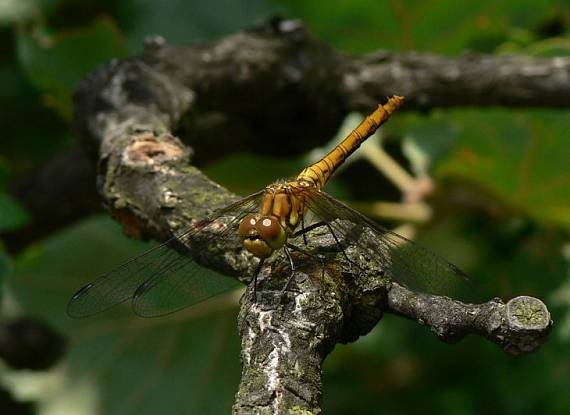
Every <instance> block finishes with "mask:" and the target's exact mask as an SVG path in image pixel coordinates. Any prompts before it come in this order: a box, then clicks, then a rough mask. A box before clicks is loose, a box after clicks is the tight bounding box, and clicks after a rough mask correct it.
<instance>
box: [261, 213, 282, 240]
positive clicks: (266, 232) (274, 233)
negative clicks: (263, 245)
mask: <svg viewBox="0 0 570 415" xmlns="http://www.w3.org/2000/svg"><path fill="white" fill-rule="evenodd" d="M257 231H258V232H259V235H261V237H262V238H263V239H264V240H266V241H271V240H274V239H275V238H278V237H279V235H280V234H281V225H279V222H278V221H277V219H275V218H274V217H272V216H262V217H261V218H260V219H259V221H258V222H257Z"/></svg>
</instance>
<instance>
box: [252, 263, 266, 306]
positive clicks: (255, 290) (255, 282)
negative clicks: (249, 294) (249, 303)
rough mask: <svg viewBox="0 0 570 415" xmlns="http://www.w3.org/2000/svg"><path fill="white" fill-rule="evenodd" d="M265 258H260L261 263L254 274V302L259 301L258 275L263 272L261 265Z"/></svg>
mask: <svg viewBox="0 0 570 415" xmlns="http://www.w3.org/2000/svg"><path fill="white" fill-rule="evenodd" d="M264 261H265V258H262V259H260V260H259V264H257V267H256V268H255V274H254V275H253V302H254V303H257V276H258V275H259V273H260V272H261V267H262V266H263V262H264Z"/></svg>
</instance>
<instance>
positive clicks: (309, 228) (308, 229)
mask: <svg viewBox="0 0 570 415" xmlns="http://www.w3.org/2000/svg"><path fill="white" fill-rule="evenodd" d="M301 223H302V222H301ZM322 226H326V227H327V228H328V229H329V232H330V233H331V235H332V236H333V238H334V241H335V243H336V246H337V247H338V249H340V251H341V252H342V254H343V255H344V257H345V258H346V260H347V261H348V262H352V261H351V260H350V259H349V258H348V255H346V252H345V251H344V248H343V247H342V245H341V243H340V241H339V240H338V237H337V236H336V234H335V233H334V231H333V228H332V226H331V225H330V224H329V223H328V222H317V223H313V224H312V225H309V226H307V227H306V228H305V227H302V228H301V229H300V230H299V231H297V232H295V233H293V237H297V236H300V235H303V238H306V233H307V232H310V231H312V230H314V229H317V228H320V227H322ZM305 241H306V239H305ZM305 244H306V242H305Z"/></svg>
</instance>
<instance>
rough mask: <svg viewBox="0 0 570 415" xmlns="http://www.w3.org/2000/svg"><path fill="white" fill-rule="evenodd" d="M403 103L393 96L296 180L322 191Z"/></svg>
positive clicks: (402, 100)
mask: <svg viewBox="0 0 570 415" xmlns="http://www.w3.org/2000/svg"><path fill="white" fill-rule="evenodd" d="M403 102H404V98H403V97H400V96H397V95H395V96H393V97H391V98H389V99H388V102H387V103H386V104H384V105H379V106H378V108H376V110H375V111H374V112H373V113H372V114H370V115H368V116H367V117H366V118H365V119H364V120H363V121H362V122H361V123H360V124H359V125H358V127H356V128H355V129H354V130H353V131H352V132H351V133H350V134H349V135H348V136H347V137H346V138H345V139H344V140H343V141H342V142H341V143H340V144H339V145H337V146H336V147H335V148H334V149H332V150H331V152H330V153H328V154H327V155H326V156H325V157H323V158H322V159H321V160H319V161H317V162H316V163H314V164H312V165H310V166H308V167H307V168H305V169H304V170H303V171H302V172H301V173H299V175H298V176H297V179H299V180H307V181H310V182H312V183H314V185H315V186H317V187H318V188H319V189H322V188H323V187H324V186H325V184H326V183H327V182H328V181H329V179H330V178H331V176H332V175H333V173H334V172H335V171H336V169H338V168H339V167H340V165H341V164H342V163H344V161H345V160H346V159H347V158H348V157H349V156H350V155H351V154H352V153H354V152H355V151H356V150H357V149H358V147H360V145H361V144H362V143H363V142H364V141H365V140H366V139H367V138H368V137H370V136H371V135H372V134H374V132H375V131H376V130H377V129H378V128H379V127H380V126H381V125H382V124H384V122H386V120H387V119H388V118H389V117H390V115H391V114H392V113H393V112H394V111H396V109H397V108H398V107H399V106H400V105H401V104H402V103H403Z"/></svg>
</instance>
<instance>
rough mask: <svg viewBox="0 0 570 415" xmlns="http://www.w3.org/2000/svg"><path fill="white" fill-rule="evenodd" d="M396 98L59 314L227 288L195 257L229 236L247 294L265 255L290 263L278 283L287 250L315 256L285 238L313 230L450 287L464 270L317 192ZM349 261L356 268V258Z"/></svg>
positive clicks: (189, 300)
mask: <svg viewBox="0 0 570 415" xmlns="http://www.w3.org/2000/svg"><path fill="white" fill-rule="evenodd" d="M403 101H404V98H403V97H400V96H392V97H390V98H389V99H388V101H387V102H386V103H385V104H383V105H379V106H378V107H377V108H376V109H375V110H374V111H373V112H372V113H371V114H370V115H368V116H367V117H365V118H364V120H363V121H362V122H361V123H360V124H359V125H358V126H357V127H356V128H355V129H354V130H353V131H352V132H351V133H350V134H348V135H347V136H346V138H344V139H343V140H342V142H341V143H340V144H338V145H337V146H336V147H335V148H334V149H332V150H331V151H330V152H329V153H328V154H327V155H326V156H325V157H323V158H322V159H321V160H319V161H317V162H316V163H313V164H311V165H310V166H308V167H306V168H305V169H304V170H302V171H301V172H300V173H299V174H298V175H297V176H296V177H294V178H292V179H288V180H278V181H276V182H274V183H272V184H270V185H268V186H267V187H265V188H264V189H262V190H260V191H258V192H256V193H254V194H251V195H249V196H247V197H245V198H243V199H241V200H238V201H237V202H235V203H232V204H230V205H229V206H227V207H224V208H222V209H220V210H218V211H217V212H215V213H213V214H212V215H211V216H209V217H208V218H207V219H205V220H203V221H201V222H199V224H198V225H194V226H192V227H191V228H190V229H188V230H186V231H184V232H182V233H180V234H178V235H176V236H174V237H173V238H172V239H170V240H169V241H167V242H166V243H164V244H162V245H159V246H156V247H155V248H153V249H150V250H148V251H147V252H144V253H143V254H141V255H139V256H137V257H135V258H133V259H131V260H130V261H128V262H126V263H125V264H123V265H121V266H119V267H118V268H116V269H114V270H111V271H110V272H108V273H106V274H104V275H102V276H101V277H99V278H98V279H96V280H94V281H93V282H91V283H89V284H87V285H85V286H84V287H83V288H81V289H80V290H79V291H77V292H76V293H75V294H74V295H73V297H72V298H71V300H70V302H69V304H68V308H67V312H68V314H69V315H70V316H71V317H76V318H79V317H87V316H91V315H95V314H98V313H100V312H102V311H105V310H107V309H109V308H111V307H113V306H115V305H117V304H120V303H124V302H127V301H130V303H131V307H132V309H133V311H134V312H135V313H136V314H138V315H140V316H143V317H156V316H161V315H166V314H170V313H173V312H175V311H178V310H181V309H183V308H185V307H189V306H191V305H194V304H196V303H198V302H201V301H203V300H205V299H207V298H210V297H212V296H214V295H217V294H219V293H221V292H223V291H226V290H228V289H230V288H233V287H235V286H236V285H238V284H239V282H238V281H237V280H236V279H235V278H231V277H224V276H222V275H219V274H217V275H214V274H213V273H212V272H211V271H210V270H208V269H207V268H205V267H204V266H202V265H200V264H201V263H202V261H200V258H199V255H200V253H201V252H205V251H208V250H209V249H210V248H211V247H212V246H215V247H217V248H218V251H219V254H220V255H224V251H226V250H230V249H232V248H231V247H233V246H235V243H236V239H237V242H238V246H240V245H241V250H242V251H243V250H244V249H245V251H247V252H249V253H250V254H251V255H253V256H254V257H256V258H258V264H257V267H256V270H255V272H254V276H253V278H252V283H253V284H254V287H253V290H254V292H255V290H256V284H257V275H258V274H259V272H260V270H261V269H262V266H263V264H264V262H265V261H266V260H267V259H268V258H270V257H272V256H274V255H276V252H283V253H284V254H285V256H286V257H287V259H288V261H289V265H290V268H291V277H290V278H289V280H288V281H287V283H286V284H285V287H284V289H286V287H287V286H288V285H289V283H290V281H291V279H292V277H293V275H294V272H295V264H294V261H293V260H292V256H291V250H297V251H299V252H302V253H306V254H307V255H309V256H310V257H315V256H314V255H313V254H311V253H307V251H306V250H305V249H303V248H300V247H299V246H298V245H295V244H293V243H292V242H291V241H293V240H298V239H301V241H302V243H304V245H305V246H306V245H307V235H310V233H311V232H312V231H314V230H315V229H318V228H321V229H325V230H326V232H328V233H330V235H332V237H333V238H334V241H335V244H336V246H337V248H338V252H342V253H343V254H344V255H345V257H347V252H348V251H351V252H352V251H355V252H357V253H359V254H363V255H366V256H367V257H371V258H373V259H374V260H375V261H376V262H375V263H376V264H378V266H379V269H382V272H384V273H385V275H387V276H388V277H389V278H390V279H391V280H393V281H396V282H398V283H401V284H403V285H405V286H408V287H410V288H412V289H419V290H421V291H426V292H432V293H435V294H437V293H438V291H439V290H440V287H446V286H448V285H449V283H450V281H451V283H452V284H453V281H456V280H457V278H458V277H459V279H464V278H465V277H466V275H465V273H464V272H463V271H461V270H460V269H459V268H458V267H457V266H455V265H454V264H452V263H450V262H449V261H447V260H445V259H444V258H442V257H440V256H438V255H437V254H435V253H433V252H432V251H430V250H429V249H427V248H425V247H423V246H421V245H420V244H418V243H415V242H412V241H411V240H409V239H407V238H405V237H403V236H401V235H399V234H397V233H395V232H393V231H390V230H388V229H386V228H384V227H382V226H381V225H379V224H377V223H376V222H374V221H373V220H372V219H370V218H368V217H366V216H364V215H363V214H361V213H359V212H357V211H356V210H354V209H352V208H351V207H349V206H347V205H346V204H344V203H342V202H340V201H338V200H336V199H335V198H334V197H332V196H331V195H329V194H327V193H326V192H324V191H323V188H324V187H325V185H326V184H327V182H328V181H329V179H330V178H331V176H332V175H333V173H334V172H335V171H336V170H337V169H338V168H339V167H340V166H341V165H342V164H343V163H344V162H345V161H346V159H347V158H348V157H349V156H350V155H351V154H352V153H354V152H355V151H356V150H357V149H358V148H359V147H360V145H361V144H362V143H363V142H364V141H365V140H366V139H367V138H368V137H370V136H371V135H373V134H374V133H375V132H376V130H377V129H378V128H379V127H380V126H381V125H382V124H384V123H385V122H386V121H387V120H388V118H389V117H390V115H391V114H392V113H393V112H394V111H396V109H397V108H398V107H399V106H401V105H402V103H403ZM309 217H310V218H311V219H310V220H309V219H308V218H309ZM309 222H310V223H309ZM173 247H175V248H177V249H172V248H173ZM319 258H320V257H319ZM347 259H348V257H347ZM349 262H351V263H353V264H354V266H355V267H357V266H358V265H356V262H357V261H351V260H350V259H349ZM443 290H445V288H443Z"/></svg>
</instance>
